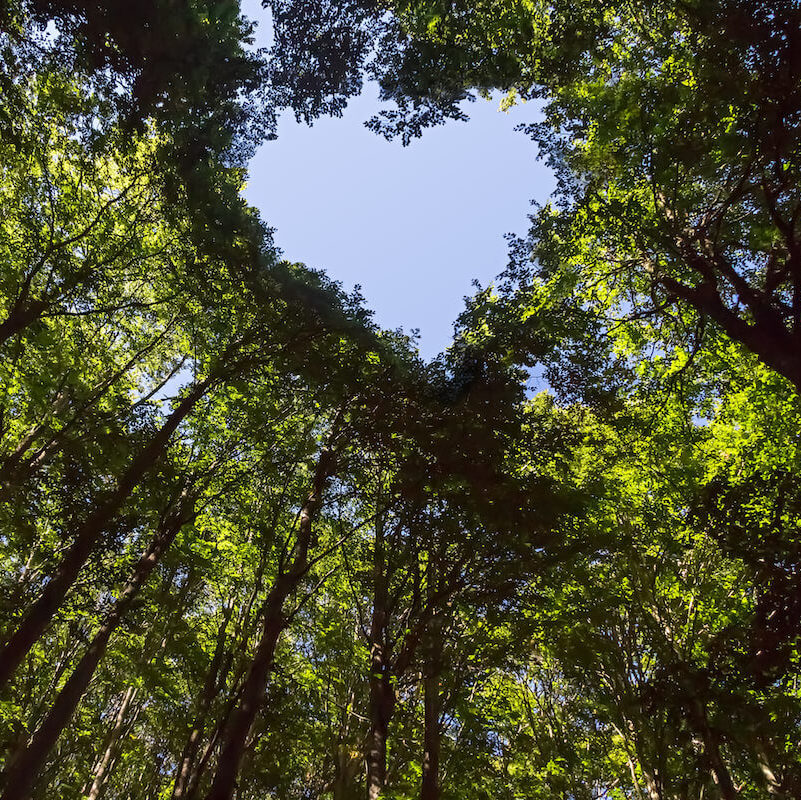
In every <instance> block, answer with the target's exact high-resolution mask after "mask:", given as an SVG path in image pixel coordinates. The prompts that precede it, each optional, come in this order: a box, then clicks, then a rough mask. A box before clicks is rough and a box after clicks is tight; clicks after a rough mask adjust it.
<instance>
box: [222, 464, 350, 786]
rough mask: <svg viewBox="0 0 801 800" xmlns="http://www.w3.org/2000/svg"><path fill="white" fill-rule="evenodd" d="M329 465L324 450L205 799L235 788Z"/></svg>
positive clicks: (299, 576)
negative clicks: (293, 550)
mask: <svg viewBox="0 0 801 800" xmlns="http://www.w3.org/2000/svg"><path fill="white" fill-rule="evenodd" d="M333 464H334V459H333V454H332V453H331V451H330V450H328V449H324V450H323V451H322V452H321V454H320V458H319V460H318V462H317V468H316V470H315V474H314V479H313V482H312V489H311V492H310V493H309V496H308V497H307V499H306V502H305V503H304V505H303V508H302V509H301V511H300V516H299V521H298V537H297V542H296V546H295V547H296V550H297V552H296V555H295V557H294V559H293V561H292V565H291V566H290V568H289V569H288V570H287V571H286V572H284V573H283V574H281V575H279V576H278V578H277V579H276V581H275V584H274V585H273V588H272V589H271V591H270V594H269V595H268V597H267V601H266V603H265V605H264V613H263V622H262V632H261V638H260V640H259V644H258V647H257V648H256V654H255V655H254V657H253V661H252V663H251V665H250V670H249V672H248V675H247V678H246V679H245V684H244V686H243V688H242V694H241V696H240V699H239V704H238V706H237V707H236V709H235V710H234V713H233V715H232V717H231V722H230V725H229V726H228V729H227V730H226V733H225V740H224V741H223V745H222V748H221V750H220V757H219V759H218V762H217V773H216V774H215V776H214V780H213V781H212V784H211V788H210V789H209V793H208V794H207V795H206V800H231V797H232V796H233V794H234V790H235V789H236V779H237V775H238V774H239V767H240V764H241V762H242V757H243V756H244V754H245V745H246V743H247V737H248V734H249V733H250V729H251V728H252V727H253V722H254V721H255V719H256V715H257V714H258V711H259V708H260V707H261V703H262V698H263V695H264V690H265V687H266V685H267V676H268V675H269V672H270V668H271V667H272V663H273V658H274V656H275V647H276V645H277V644H278V639H279V637H280V635H281V631H282V630H283V628H284V603H285V601H286V599H287V598H288V597H289V595H290V594H291V593H292V592H293V591H294V589H295V588H296V586H297V585H298V583H299V582H300V580H301V579H302V578H303V575H304V574H305V572H306V568H307V566H308V563H309V558H308V557H309V548H310V546H311V541H312V522H313V520H314V518H315V517H316V516H317V512H318V511H319V509H320V506H321V504H322V496H323V491H324V490H325V485H326V483H327V482H328V478H329V477H330V475H331V473H332V470H333Z"/></svg>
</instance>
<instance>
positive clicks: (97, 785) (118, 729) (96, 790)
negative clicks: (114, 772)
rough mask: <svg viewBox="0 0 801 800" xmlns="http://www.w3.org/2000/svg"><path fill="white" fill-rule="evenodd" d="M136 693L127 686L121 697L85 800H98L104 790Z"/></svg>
mask: <svg viewBox="0 0 801 800" xmlns="http://www.w3.org/2000/svg"><path fill="white" fill-rule="evenodd" d="M136 692H137V690H136V688H135V687H133V686H129V687H128V688H127V689H126V690H125V694H124V695H123V697H122V702H121V703H120V707H119V709H118V710H117V714H116V716H115V718H114V725H113V726H112V728H111V731H109V735H108V736H107V737H106V746H105V748H104V750H103V755H102V756H101V758H100V761H99V762H98V764H97V767H96V768H95V774H94V777H93V780H92V785H91V786H90V787H89V791H88V792H87V794H86V797H87V800H100V795H101V794H102V792H103V789H104V788H105V783H106V775H107V774H108V771H109V767H110V766H111V764H112V762H113V761H114V759H115V758H116V757H117V751H118V750H119V742H120V736H121V735H122V732H123V730H124V729H125V726H126V719H125V718H126V716H127V715H128V709H129V708H130V706H131V703H132V702H133V700H134V698H135V697H136Z"/></svg>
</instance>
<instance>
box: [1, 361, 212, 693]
mask: <svg viewBox="0 0 801 800" xmlns="http://www.w3.org/2000/svg"><path fill="white" fill-rule="evenodd" d="M212 383H214V379H213V378H211V377H209V378H206V380H204V381H201V382H200V383H198V384H196V385H195V386H194V387H193V388H192V390H191V391H190V392H189V394H187V396H186V397H185V398H184V399H183V400H182V401H181V402H180V403H179V404H178V406H177V408H175V410H174V411H173V412H172V413H171V414H170V415H169V417H167V419H166V421H165V423H164V425H163V426H162V427H161V429H160V430H159V432H158V433H157V434H156V435H155V436H154V437H153V438H152V439H151V440H150V442H149V443H148V444H147V446H146V447H145V448H144V449H143V450H142V451H141V452H140V453H139V455H137V456H136V457H135V458H134V460H133V461H132V463H131V465H130V466H129V467H128V469H127V470H126V472H125V474H124V475H123V476H122V477H121V478H120V479H119V482H118V483H117V487H116V489H115V490H114V492H113V493H112V495H111V496H110V497H109V498H108V500H106V502H105V503H103V504H102V505H101V506H99V507H98V508H96V509H95V511H94V512H93V513H92V514H90V515H89V517H88V519H87V520H86V522H84V524H83V525H82V526H81V527H80V528H79V529H78V532H77V534H76V535H75V539H74V541H73V543H72V545H71V546H70V548H69V550H67V554H66V556H65V557H64V559H63V560H62V562H61V563H60V564H59V566H58V568H57V569H56V572H55V574H54V575H53V577H52V578H51V579H50V581H48V583H47V584H46V586H45V587H44V589H43V590H42V592H41V594H40V595H39V597H38V599H37V600H36V601H35V602H34V603H33V605H32V606H31V608H30V609H29V610H28V613H27V614H26V615H25V616H24V617H23V618H22V621H21V622H20V623H19V625H18V626H17V629H16V631H14V633H13V634H12V635H11V636H10V637H9V638H8V639H7V641H6V644H5V645H4V647H3V649H2V651H0V689H2V688H3V687H4V686H5V685H6V684H7V683H8V682H9V681H10V680H11V678H12V676H13V675H14V672H15V671H16V669H17V667H19V665H20V664H21V663H22V661H23V660H24V658H25V657H26V656H27V655H28V653H29V652H30V650H31V648H32V647H33V646H34V644H36V642H37V640H38V639H39V637H40V636H41V635H42V633H43V632H44V630H45V628H46V627H47V626H48V624H49V623H50V620H52V619H53V616H54V615H55V613H56V612H57V611H58V609H59V607H60V606H61V603H62V602H63V601H64V598H65V597H66V596H67V592H68V591H69V590H70V588H71V587H72V585H73V584H74V583H75V580H76V579H77V577H78V573H79V572H80V570H81V568H82V567H83V565H84V564H85V563H86V561H87V560H88V559H89V556H90V555H91V553H92V549H93V547H94V545H95V544H96V542H97V540H98V539H99V538H100V536H101V535H102V534H103V532H104V531H105V529H106V527H107V525H108V523H109V522H110V521H111V520H112V519H113V518H114V516H115V515H116V514H117V512H118V511H119V510H120V508H121V507H122V505H123V503H124V502H125V501H126V500H127V499H128V497H129V496H130V495H131V493H132V492H133V490H134V489H135V488H136V486H137V485H138V484H139V482H140V481H141V480H142V478H143V477H144V475H145V474H146V473H147V472H149V471H150V470H151V469H152V468H153V466H154V465H155V464H156V463H157V462H158V461H159V459H160V458H161V457H162V455H163V454H164V451H165V450H166V448H167V444H168V442H169V440H170V438H171V437H172V434H173V433H174V432H175V430H176V429H177V428H178V426H179V425H180V424H181V422H183V421H184V419H186V417H187V416H188V415H189V414H190V412H191V411H192V409H193V408H194V407H195V405H196V404H197V403H198V402H199V401H200V399H201V398H202V397H203V395H205V393H206V392H207V391H208V389H209V387H210V386H211V385H212Z"/></svg>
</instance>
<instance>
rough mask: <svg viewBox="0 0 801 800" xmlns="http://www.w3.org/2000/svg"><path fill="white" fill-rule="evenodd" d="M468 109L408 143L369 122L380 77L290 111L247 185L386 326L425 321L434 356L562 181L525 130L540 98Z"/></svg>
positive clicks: (319, 265)
mask: <svg viewBox="0 0 801 800" xmlns="http://www.w3.org/2000/svg"><path fill="white" fill-rule="evenodd" d="M253 5H254V4H253V3H247V4H245V10H246V12H247V10H248V9H249V8H250V7H251V6H253ZM250 16H251V17H256V14H250ZM256 18H257V17H256ZM465 108H466V110H467V112H468V113H469V115H470V121H469V122H449V123H447V124H446V125H443V126H440V127H438V128H434V129H432V130H429V131H427V132H426V133H425V134H424V135H423V137H422V138H421V139H419V140H416V141H414V142H412V144H411V145H410V146H409V147H406V148H404V147H402V146H401V144H400V142H387V141H385V140H384V139H382V138H380V137H379V136H377V135H376V134H374V133H371V132H370V131H369V130H367V129H366V128H365V127H364V124H363V123H364V122H365V120H367V119H369V118H370V117H371V116H373V115H374V114H375V113H376V112H377V111H378V110H379V109H380V105H379V103H378V100H377V90H376V87H374V86H371V85H370V86H368V87H367V88H366V89H365V92H364V94H363V95H362V96H361V97H359V98H356V99H354V100H353V101H351V103H350V105H349V106H348V108H347V110H346V112H345V114H344V115H343V117H342V118H324V119H320V120H318V121H317V122H315V124H314V125H313V126H312V127H308V126H306V125H303V124H298V123H297V122H296V121H295V119H294V116H293V115H292V114H291V113H286V114H284V115H282V117H281V120H280V123H279V129H278V139H277V140H276V141H272V142H267V143H265V144H264V145H263V146H262V147H261V148H260V150H259V152H258V154H257V155H256V157H255V158H254V159H253V162H252V164H251V170H250V180H249V183H248V186H247V189H246V191H245V196H246V198H247V199H248V201H249V202H250V203H252V204H253V205H255V206H256V207H258V208H259V209H260V211H261V214H262V217H263V219H264V221H265V222H266V223H267V224H268V225H270V226H271V227H273V228H275V229H276V234H275V241H276V243H277V244H278V246H279V247H280V248H281V249H282V250H283V251H284V256H285V257H286V258H288V259H289V260H291V261H302V262H304V263H305V264H307V265H308V266H310V267H314V268H316V269H323V270H325V271H326V272H327V274H328V275H330V276H331V277H332V278H334V279H336V280H339V281H342V283H343V284H344V286H345V288H346V289H347V290H349V289H350V288H352V287H353V285H354V284H360V285H361V286H362V291H363V293H364V295H365V298H366V303H367V306H368V307H369V308H371V309H373V310H374V311H375V319H376V321H377V322H378V324H379V325H381V326H382V327H384V328H397V327H403V328H404V330H406V331H407V332H408V331H410V330H411V329H412V328H419V329H420V332H421V339H420V351H421V354H422V355H423V356H424V357H425V358H431V357H432V356H434V355H436V354H437V353H438V352H439V351H441V350H443V349H444V348H445V347H447V345H448V344H449V342H450V340H451V336H452V331H453V322H454V320H455V318H456V316H457V315H458V314H459V312H460V311H461V310H462V307H463V297H464V296H465V295H470V294H472V292H473V288H472V285H471V282H472V281H473V279H474V278H477V279H479V280H480V281H481V282H482V283H484V284H486V283H487V282H488V281H489V280H491V279H492V278H493V277H494V276H495V275H497V274H498V273H499V272H501V271H502V270H503V269H504V267H505V266H506V261H507V257H506V242H505V240H504V234H505V233H507V232H514V233H518V234H523V233H525V231H526V229H527V227H528V225H527V214H528V213H529V212H530V201H531V200H532V199H536V200H538V201H540V202H542V201H545V200H546V199H547V197H548V196H549V194H550V192H551V191H552V189H553V185H554V181H553V177H552V175H551V173H550V170H548V168H547V167H546V166H545V165H544V164H543V163H542V162H538V161H537V160H536V155H537V150H536V147H535V145H534V144H533V143H532V142H531V141H530V139H528V137H526V135H525V134H523V133H519V132H516V131H515V130H514V128H515V126H516V125H518V124H520V123H528V122H533V121H535V120H536V119H537V118H538V114H537V110H536V108H535V107H534V106H533V105H519V106H515V107H513V108H512V109H511V111H509V112H508V113H504V112H500V111H498V102H497V101H478V102H476V103H471V104H466V106H465Z"/></svg>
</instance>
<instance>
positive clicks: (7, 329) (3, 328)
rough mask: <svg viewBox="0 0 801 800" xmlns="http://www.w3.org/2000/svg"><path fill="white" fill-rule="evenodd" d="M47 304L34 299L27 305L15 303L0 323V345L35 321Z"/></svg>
mask: <svg viewBox="0 0 801 800" xmlns="http://www.w3.org/2000/svg"><path fill="white" fill-rule="evenodd" d="M47 306H48V304H47V303H46V302H44V301H43V300H34V301H32V302H30V303H28V305H24V304H22V303H16V304H15V305H14V308H12V309H11V313H10V314H9V315H8V317H6V319H5V320H4V321H3V322H2V323H0V345H3V344H5V342H6V341H8V340H9V339H10V338H11V337H12V336H15V335H16V334H18V333H19V332H20V331H22V330H24V329H25V328H27V327H28V325H30V324H31V323H33V322H36V320H37V319H39V317H41V316H42V313H43V312H44V310H45V309H46V308H47Z"/></svg>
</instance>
